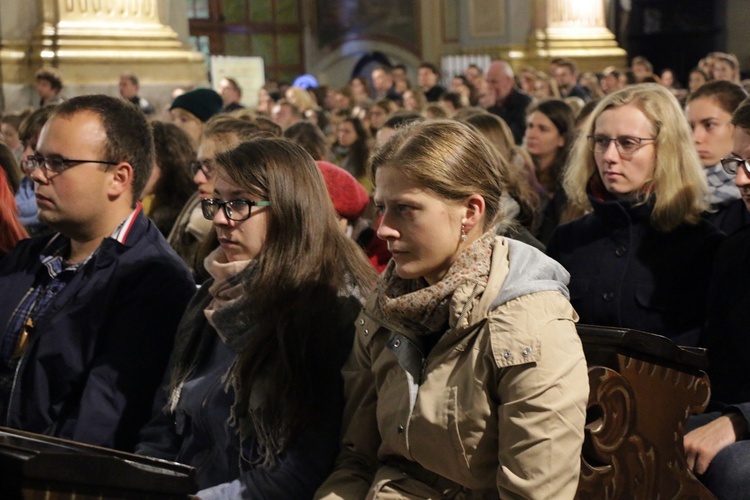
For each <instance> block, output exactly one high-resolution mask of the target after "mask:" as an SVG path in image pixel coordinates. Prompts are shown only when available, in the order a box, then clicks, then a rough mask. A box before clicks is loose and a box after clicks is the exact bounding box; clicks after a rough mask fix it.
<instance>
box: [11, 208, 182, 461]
mask: <svg viewBox="0 0 750 500" xmlns="http://www.w3.org/2000/svg"><path fill="white" fill-rule="evenodd" d="M50 238H51V237H50V236H42V237H38V238H33V239H30V240H25V241H22V242H21V243H19V244H18V246H17V247H16V248H15V249H14V250H13V252H11V253H10V254H8V255H7V258H5V259H3V260H2V261H0V298H1V299H0V335H4V334H5V330H6V327H7V325H8V322H9V320H10V318H11V315H12V313H13V310H14V309H15V308H16V306H17V305H18V304H19V302H20V301H21V299H22V298H23V296H24V294H25V293H26V292H27V290H29V288H30V287H31V286H32V283H33V282H34V278H35V276H36V275H37V273H38V271H39V270H40V267H41V266H42V264H41V263H40V260H39V255H40V252H41V251H42V250H43V249H44V247H45V246H46V244H47V242H48V241H49V240H50ZM194 291H195V286H194V284H193V280H192V278H191V276H190V272H189V271H188V269H187V267H186V266H185V264H184V263H183V262H182V260H181V259H180V258H179V257H178V256H177V254H175V253H174V251H172V249H171V248H170V247H169V245H168V244H167V242H166V240H165V239H164V237H163V236H162V235H161V233H160V232H159V230H158V229H157V228H156V226H155V225H154V224H153V223H152V222H151V221H149V220H148V219H147V218H146V217H145V216H144V215H143V214H142V213H139V214H138V215H137V217H136V218H135V221H134V224H133V226H132V227H131V229H130V232H129V233H128V235H127V237H126V239H125V240H124V243H120V242H118V241H117V240H114V239H112V238H105V239H104V241H103V242H102V244H101V246H100V247H99V250H98V251H97V253H96V254H95V255H94V256H93V257H92V258H91V259H90V260H89V261H88V262H87V263H86V264H85V265H84V266H82V267H81V268H80V269H79V270H78V271H77V272H76V274H75V276H74V277H73V278H72V280H71V281H70V282H69V283H68V285H67V286H66V287H65V288H64V289H63V290H62V291H61V292H60V293H59V294H58V295H57V296H56V297H55V298H54V300H53V301H52V303H51V304H50V306H49V307H48V308H47V310H46V311H45V313H44V314H42V315H41V316H39V317H37V318H36V330H35V334H34V335H33V336H32V337H31V340H30V343H29V345H28V347H27V349H26V351H25V353H24V355H23V357H22V359H21V361H20V362H19V364H18V367H17V371H16V375H15V383H14V386H13V391H12V394H11V398H10V403H9V408H8V423H9V425H10V426H11V427H14V428H17V429H23V430H26V431H31V432H37V433H43V434H48V435H53V436H58V437H63V438H67V439H72V440H75V441H81V442H85V443H91V444H96V445H100V446H106V447H111V448H118V449H121V450H132V449H133V447H134V446H135V444H136V443H137V441H138V439H137V437H138V431H139V430H140V428H141V427H142V426H143V425H144V424H145V423H146V422H147V421H148V419H149V417H150V414H151V403H152V402H153V398H154V394H155V392H156V389H157V388H158V385H159V383H160V381H161V378H162V375H163V373H164V369H165V367H166V365H167V362H168V359H169V354H170V352H171V349H172V343H173V340H174V333H175V331H176V327H177V323H178V322H179V319H180V317H181V316H182V312H183V311H184V309H185V305H186V304H187V302H188V300H190V297H191V295H192V294H193V292H194Z"/></svg>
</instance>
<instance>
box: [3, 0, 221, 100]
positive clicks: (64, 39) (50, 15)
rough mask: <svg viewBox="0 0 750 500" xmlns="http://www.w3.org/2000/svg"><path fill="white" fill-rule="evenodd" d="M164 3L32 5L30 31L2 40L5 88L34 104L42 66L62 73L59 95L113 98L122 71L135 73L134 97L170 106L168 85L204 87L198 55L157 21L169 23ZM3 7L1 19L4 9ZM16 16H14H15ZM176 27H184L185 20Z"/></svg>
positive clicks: (94, 0)
mask: <svg viewBox="0 0 750 500" xmlns="http://www.w3.org/2000/svg"><path fill="white" fill-rule="evenodd" d="M176 1H180V0H176ZM170 3H172V0H159V1H157V0H38V1H37V17H36V20H35V21H36V24H35V27H34V28H33V30H32V31H31V32H27V33H18V34H16V37H17V38H16V39H12V40H4V42H3V51H2V52H0V63H1V64H2V66H3V70H4V71H3V78H4V81H3V83H4V84H5V85H4V90H5V87H7V85H8V84H10V85H11V86H16V87H20V91H21V93H22V94H26V95H27V96H28V98H27V99H25V100H24V99H22V98H21V100H20V102H21V104H23V105H26V104H32V103H33V102H34V101H35V100H36V95H35V92H33V88H32V84H33V81H32V80H33V75H34V72H35V71H36V70H37V69H38V68H39V67H41V66H44V65H49V66H54V67H56V68H58V69H59V70H60V71H61V72H62V74H63V80H64V84H65V86H64V89H63V95H64V96H66V97H71V96H74V95H78V94H82V93H89V92H102V93H107V94H110V95H119V93H118V90H117V85H118V81H119V74H120V73H122V72H124V71H132V72H134V73H135V74H136V75H138V77H139V79H140V82H141V95H143V96H144V97H146V98H147V99H149V100H151V101H152V102H153V103H154V104H157V105H160V104H165V103H167V102H169V99H170V95H169V94H170V93H171V90H172V89H173V88H174V87H177V86H184V85H201V84H205V83H206V67H205V63H204V56H203V55H202V54H201V53H199V52H195V51H193V50H191V49H189V48H188V47H187V46H186V45H185V44H184V43H183V41H181V40H180V39H179V36H178V35H177V33H176V32H175V30H174V29H172V28H171V27H170V26H169V19H167V20H166V21H165V19H164V18H169V14H170V12H171V11H170V5H169V4H170ZM182 3H185V2H184V1H183V2H182ZM3 4H4V5H3V7H2V8H3V14H5V12H6V9H10V7H6V5H5V4H6V2H3ZM25 9H26V10H28V6H26V7H25ZM22 10H23V9H21V8H19V9H17V11H16V12H15V14H16V15H19V16H22V15H23V14H22ZM183 12H184V11H183ZM178 22H183V23H186V22H187V16H186V15H185V16H184V17H183V18H182V19H179V20H178ZM19 35H20V36H24V35H26V38H25V39H21V38H20V37H19ZM15 90H17V91H18V90H19V89H18V88H16V89H15ZM5 97H6V104H7V106H6V107H7V108H8V109H13V108H14V106H12V105H11V103H12V102H14V101H13V100H12V98H11V97H10V96H8V92H7V91H6V96H5ZM19 97H20V96H19ZM18 107H22V106H15V108H18Z"/></svg>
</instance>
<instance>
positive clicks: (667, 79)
mask: <svg viewBox="0 0 750 500" xmlns="http://www.w3.org/2000/svg"><path fill="white" fill-rule="evenodd" d="M661 84H662V85H664V86H665V87H667V88H670V87H672V85H674V73H672V72H671V71H670V70H665V71H662V72H661Z"/></svg>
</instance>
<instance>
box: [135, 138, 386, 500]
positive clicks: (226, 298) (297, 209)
mask: <svg viewBox="0 0 750 500" xmlns="http://www.w3.org/2000/svg"><path fill="white" fill-rule="evenodd" d="M215 165H216V171H215V176H216V178H215V183H214V184H213V195H212V197H210V198H204V199H203V200H201V208H202V213H203V216H204V217H206V218H207V219H210V220H212V221H213V226H214V227H213V231H212V232H211V233H210V235H209V239H208V240H207V241H206V242H205V243H206V246H205V247H204V250H205V251H204V254H207V255H205V258H204V259H203V260H202V263H203V266H204V267H205V271H206V272H207V273H208V274H209V275H210V276H211V278H210V279H209V280H208V281H207V282H205V283H204V284H203V285H202V286H201V287H200V289H199V290H198V292H197V293H196V295H195V297H194V298H193V300H192V302H191V303H190V304H189V305H188V307H187V310H186V312H185V315H184V316H183V320H182V323H181V326H180V328H179V329H178V333H177V338H176V340H175V349H174V353H173V355H172V360H171V363H170V366H171V370H170V372H169V374H168V376H167V381H166V384H165V387H164V391H163V392H162V393H161V394H160V396H159V397H157V401H156V403H155V406H154V408H155V412H156V414H155V416H154V418H153V420H152V421H151V422H150V423H149V425H147V426H146V428H145V429H144V430H143V432H142V434H141V436H142V441H141V443H140V445H139V446H138V448H137V452H138V453H141V454H144V455H150V456H154V457H158V458H163V459H168V460H173V461H178V462H182V463H185V464H188V465H192V466H194V467H196V481H197V483H198V486H199V488H200V489H201V491H199V492H198V493H197V495H198V496H199V497H201V498H310V497H311V496H312V494H313V492H314V491H315V489H316V488H317V487H318V486H319V484H320V483H321V482H322V481H323V480H324V479H325V477H326V475H327V474H328V473H329V472H330V470H331V469H332V467H333V462H334V459H335V457H336V453H337V451H338V444H339V427H340V422H341V412H342V409H343V404H344V401H343V380H342V378H341V374H340V370H341V366H342V364H343V362H344V360H345V359H346V356H347V355H348V354H349V351H350V349H351V345H352V337H353V333H354V319H355V317H356V314H357V313H358V312H359V309H360V308H361V302H360V299H361V297H363V296H364V295H365V294H368V293H369V292H370V290H371V289H372V287H373V285H374V281H375V272H374V270H373V269H372V268H371V267H370V265H369V263H368V262H367V260H366V259H365V257H364V254H363V253H362V251H361V250H360V249H359V248H358V247H357V245H356V243H355V242H354V241H353V240H351V239H350V238H347V236H346V235H345V234H344V233H343V232H342V231H341V230H340V229H339V228H338V226H337V223H336V217H335V213H334V209H333V205H332V204H331V201H330V199H329V196H328V192H327V190H326V185H325V183H324V180H323V177H322V175H321V173H320V171H319V170H318V167H317V166H316V165H315V162H314V161H313V159H312V158H311V157H310V155H309V154H307V153H306V152H305V151H304V150H303V149H302V148H301V147H300V146H298V145H296V144H294V143H292V142H291V141H288V140H286V139H276V138H272V139H256V140H253V141H249V142H245V143H242V144H240V145H239V146H238V147H236V148H235V149H232V150H230V151H228V152H224V153H221V154H219V155H218V156H217V157H216V160H215Z"/></svg>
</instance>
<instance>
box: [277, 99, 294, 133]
mask: <svg viewBox="0 0 750 500" xmlns="http://www.w3.org/2000/svg"><path fill="white" fill-rule="evenodd" d="M271 119H273V121H275V122H276V123H278V124H279V125H280V126H281V128H282V129H285V130H286V129H287V128H289V126H290V125H292V124H293V123H295V122H296V121H298V120H297V119H296V118H295V116H294V113H292V109H291V108H290V107H289V105H285V104H276V105H274V107H273V109H272V111H271Z"/></svg>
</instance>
